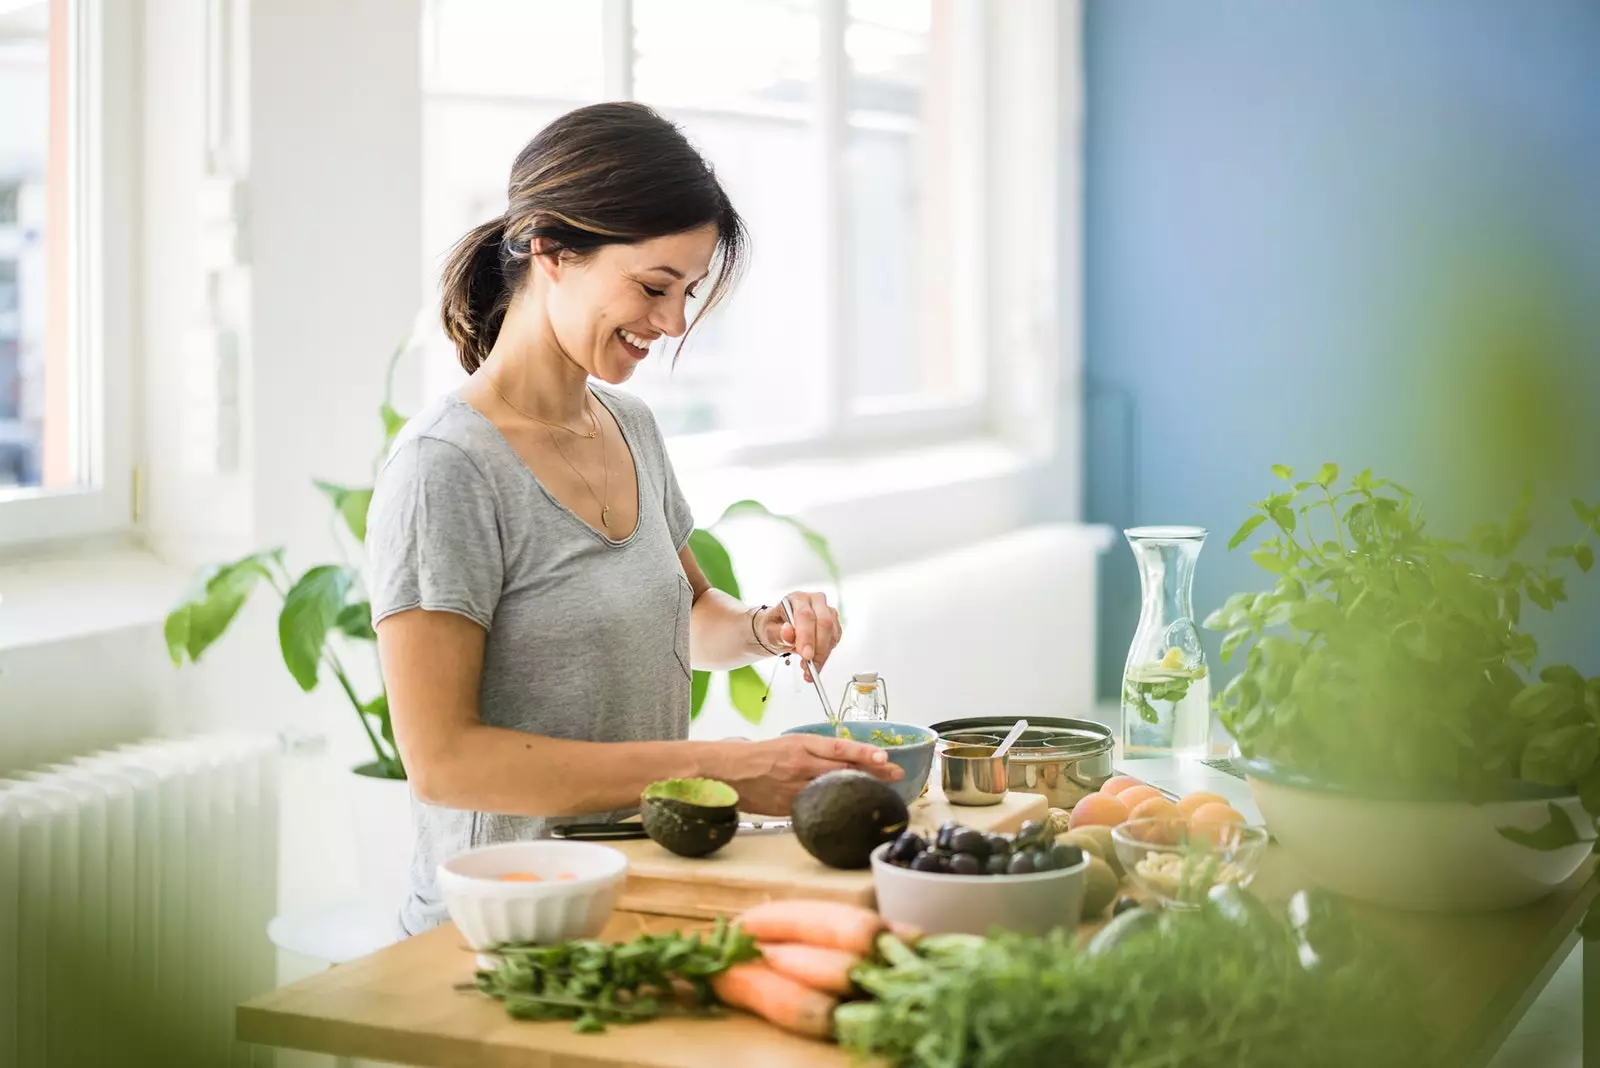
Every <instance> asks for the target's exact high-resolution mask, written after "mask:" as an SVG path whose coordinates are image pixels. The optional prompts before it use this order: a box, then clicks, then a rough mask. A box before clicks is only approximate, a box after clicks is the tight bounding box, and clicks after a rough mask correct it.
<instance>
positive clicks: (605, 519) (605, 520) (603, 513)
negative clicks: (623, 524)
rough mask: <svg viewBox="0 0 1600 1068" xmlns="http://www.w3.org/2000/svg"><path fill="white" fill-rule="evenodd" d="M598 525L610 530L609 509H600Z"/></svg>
mask: <svg viewBox="0 0 1600 1068" xmlns="http://www.w3.org/2000/svg"><path fill="white" fill-rule="evenodd" d="M600 525H601V526H603V527H605V528H606V529H607V530H610V529H611V509H609V508H602V509H600Z"/></svg>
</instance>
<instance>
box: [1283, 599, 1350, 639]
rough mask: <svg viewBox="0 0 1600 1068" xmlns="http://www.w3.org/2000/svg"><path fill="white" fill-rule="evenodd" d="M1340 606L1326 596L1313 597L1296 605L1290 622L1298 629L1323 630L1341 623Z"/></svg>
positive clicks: (1290, 616)
mask: <svg viewBox="0 0 1600 1068" xmlns="http://www.w3.org/2000/svg"><path fill="white" fill-rule="evenodd" d="M1340 618H1341V616H1340V614H1339V607H1338V606H1337V605H1335V604H1334V603H1333V602H1332V601H1330V600H1328V599H1327V598H1326V597H1312V598H1310V599H1309V600H1306V601H1302V602H1300V603H1299V604H1297V605H1295V606H1294V610H1293V611H1292V612H1290V613H1289V624H1290V625H1291V626H1293V627H1294V628H1295V629H1296V630H1303V631H1306V632H1308V633H1309V632H1313V631H1323V630H1328V629H1330V628H1332V627H1335V626H1337V625H1338V624H1339V620H1340Z"/></svg>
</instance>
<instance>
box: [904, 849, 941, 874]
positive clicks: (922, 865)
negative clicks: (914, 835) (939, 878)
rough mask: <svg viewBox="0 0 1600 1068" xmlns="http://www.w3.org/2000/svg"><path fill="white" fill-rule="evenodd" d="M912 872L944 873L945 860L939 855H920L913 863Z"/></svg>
mask: <svg viewBox="0 0 1600 1068" xmlns="http://www.w3.org/2000/svg"><path fill="white" fill-rule="evenodd" d="M911 870H912V871H944V858H943V857H941V856H940V855H939V854H937V853H918V854H917V856H916V858H915V859H914V860H912V862H911Z"/></svg>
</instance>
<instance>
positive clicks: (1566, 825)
mask: <svg viewBox="0 0 1600 1068" xmlns="http://www.w3.org/2000/svg"><path fill="white" fill-rule="evenodd" d="M1273 472H1274V474H1276V475H1277V477H1278V478H1280V479H1281V480H1283V481H1284V482H1286V483H1288V485H1287V486H1286V487H1285V488H1284V489H1283V490H1282V491H1280V492H1277V493H1273V494H1271V495H1270V496H1268V497H1267V498H1266V499H1264V500H1261V501H1258V502H1257V503H1256V504H1255V506H1254V507H1255V514H1253V515H1252V516H1250V518H1249V519H1247V520H1246V521H1245V523H1244V525H1243V526H1241V527H1240V528H1239V530H1238V532H1237V533H1236V534H1235V535H1234V536H1233V539H1232V541H1230V543H1229V548H1230V549H1236V548H1238V547H1240V546H1241V545H1243V544H1244V543H1245V542H1246V541H1248V540H1249V539H1250V537H1251V536H1252V535H1253V534H1255V533H1256V531H1258V530H1260V529H1262V528H1266V529H1267V530H1269V531H1270V532H1271V536H1270V537H1268V538H1267V539H1266V540H1264V541H1263V542H1262V543H1261V544H1259V545H1258V546H1256V547H1255V548H1254V549H1253V550H1252V551H1251V553H1250V556H1251V559H1252V560H1254V561H1255V563H1256V564H1257V565H1258V566H1260V567H1261V569H1262V570H1263V571H1265V572H1267V573H1268V574H1269V575H1271V576H1274V579H1275V584H1274V585H1273V587H1272V588H1271V589H1268V590H1265V591H1262V592H1249V593H1236V594H1234V595H1233V596H1232V597H1229V598H1228V600H1227V601H1226V602H1225V603H1224V604H1223V605H1222V607H1220V608H1219V609H1217V610H1216V611H1215V612H1213V613H1212V614H1211V616H1210V618H1208V619H1207V620H1206V622H1205V625H1206V626H1207V627H1208V628H1210V629H1213V630H1225V631H1226V632H1227V635H1226V637H1224V639H1223V642H1222V659H1223V662H1224V663H1227V662H1229V661H1230V660H1231V659H1232V658H1233V657H1235V656H1237V655H1239V654H1240V653H1241V652H1242V653H1243V654H1244V657H1245V663H1244V668H1243V670H1242V672H1241V673H1240V674H1239V675H1238V676H1236V677H1235V678H1234V679H1233V680H1232V681H1231V682H1229V684H1228V685H1227V687H1226V688H1224V689H1223V691H1222V692H1221V694H1219V695H1218V698H1217V702H1216V704H1217V707H1218V711H1219V712H1220V715H1221V718H1222V723H1223V725H1224V726H1225V727H1226V728H1227V730H1228V732H1229V733H1230V734H1232V735H1233V737H1234V738H1235V739H1237V740H1238V742H1239V748H1240V750H1241V752H1242V753H1243V754H1244V755H1245V756H1247V757H1262V758H1265V759H1268V760H1271V761H1274V762H1277V763H1280V764H1282V765H1284V766H1286V767H1289V768H1292V769H1295V770H1297V771H1301V772H1304V773H1306V774H1309V775H1312V776H1315V777H1317V778H1321V779H1324V780H1329V781H1334V782H1339V783H1342V784H1345V785H1350V786H1355V787H1358V788H1362V789H1364V790H1367V791H1370V792H1372V793H1374V794H1375V795H1380V796H1381V795H1384V794H1389V795H1404V796H1412V797H1438V798H1450V797H1465V798H1467V799H1471V800H1489V799H1493V798H1496V797H1502V796H1506V795H1507V794H1508V791H1509V790H1510V789H1512V788H1513V786H1514V784H1515V783H1517V782H1518V781H1523V782H1529V783H1536V784H1541V785H1544V786H1551V787H1565V788H1575V789H1576V790H1577V791H1578V792H1579V794H1580V795H1581V796H1582V798H1583V802H1584V806H1585V808H1586V809H1587V810H1588V812H1589V813H1590V814H1591V815H1600V764H1597V757H1600V678H1590V679H1585V678H1584V676H1583V675H1582V674H1581V673H1580V672H1578V671H1577V670H1576V669H1574V668H1573V667H1571V666H1570V665H1565V664H1555V665H1550V666H1547V667H1545V668H1544V669H1543V670H1542V671H1540V672H1539V673H1538V674H1537V675H1534V674H1533V669H1534V666H1535V663H1536V661H1537V659H1538V645H1537V643H1536V641H1535V640H1534V638H1533V636H1532V635H1531V634H1529V633H1527V632H1526V631H1525V630H1524V629H1523V628H1522V617H1523V609H1524V606H1525V603H1526V604H1531V605H1533V606H1535V607H1537V608H1539V609H1542V610H1545V611H1549V610H1550V609H1552V608H1553V607H1554V606H1555V605H1556V604H1557V603H1559V602H1561V601H1564V600H1566V599H1567V590H1566V579H1565V577H1564V576H1563V575H1562V574H1560V571H1561V569H1562V568H1563V567H1566V566H1575V567H1576V568H1577V570H1578V571H1581V572H1587V571H1589V570H1590V569H1591V568H1592V567H1593V566H1594V547H1593V545H1592V544H1591V541H1592V540H1593V539H1594V537H1595V536H1596V535H1600V503H1597V504H1592V505H1591V504H1587V503H1585V502H1583V501H1580V500H1574V501H1573V502H1572V510H1573V513H1574V514H1575V516H1576V517H1577V521H1578V530H1577V532H1576V536H1575V538H1574V540H1572V541H1571V542H1568V543H1565V544H1560V545H1555V546H1553V547H1550V548H1547V549H1545V550H1544V551H1542V552H1538V553H1530V552H1527V551H1525V550H1524V548H1523V542H1524V540H1525V539H1526V538H1527V536H1528V534H1529V532H1530V529H1531V526H1532V524H1531V521H1530V519H1529V508H1530V505H1531V499H1530V497H1529V495H1528V494H1526V493H1524V494H1523V496H1522V497H1521V498H1520V499H1519V500H1518V501H1517V503H1516V505H1515V507H1514V508H1513V509H1512V510H1511V513H1510V515H1509V517H1508V518H1507V520H1506V522H1504V523H1503V524H1492V523H1491V524H1485V525H1482V526H1479V527H1476V528H1475V529H1473V530H1472V531H1471V532H1470V533H1469V535H1468V536H1467V537H1466V538H1464V539H1452V538H1445V537H1440V536H1437V535H1435V534H1434V533H1432V532H1431V531H1430V530H1429V529H1428V527H1427V524H1426V521H1425V519H1424V515H1423V507H1422V505H1421V503H1420V502H1419V501H1418V500H1417V498H1416V497H1415V496H1414V495H1413V494H1412V493H1411V492H1410V491H1408V490H1406V489H1405V488H1404V487H1402V486H1399V485H1397V484H1395V483H1394V482H1391V481H1389V480H1387V479H1378V478H1374V477H1373V476H1372V473H1371V472H1370V471H1362V472H1361V473H1360V474H1358V475H1356V476H1355V477H1354V478H1352V479H1351V480H1350V481H1349V484H1348V485H1346V486H1344V487H1340V485H1339V469H1338V467H1337V466H1336V465H1334V464H1324V465H1323V467H1322V469H1321V470H1320V471H1319V472H1318V473H1317V475H1316V477H1315V478H1312V479H1307V480H1296V479H1295V476H1294V472H1293V471H1292V470H1291V469H1289V468H1287V467H1283V466H1276V467H1274V468H1273ZM1549 811H1550V822H1549V823H1548V824H1547V825H1546V826H1545V827H1543V828H1541V829H1540V830H1538V831H1535V832H1531V833H1530V832H1525V831H1518V830H1512V829H1508V830H1506V831H1502V833H1503V834H1506V836H1507V837H1510V838H1512V839H1513V840H1516V841H1521V842H1523V843H1524V844H1527V845H1531V846H1535V847H1537V848H1544V849H1553V848H1559V847H1561V846H1564V845H1570V844H1572V843H1574V842H1577V841H1580V840H1583V839H1586V838H1589V837H1592V833H1590V832H1591V829H1589V828H1585V830H1584V831H1583V832H1580V830H1579V829H1578V828H1577V827H1575V826H1574V825H1573V822H1572V820H1571V819H1569V818H1568V817H1567V816H1566V814H1565V813H1564V811H1563V810H1562V809H1560V808H1558V807H1557V806H1556V805H1554V804H1551V805H1550V806H1549Z"/></svg>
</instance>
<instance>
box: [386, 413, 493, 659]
mask: <svg viewBox="0 0 1600 1068" xmlns="http://www.w3.org/2000/svg"><path fill="white" fill-rule="evenodd" d="M504 560H505V558H504V554H503V552H502V550H501V546H500V527H499V522H498V519H497V512H496V508H495V497H494V490H493V487H492V486H490V484H489V482H488V480H487V479H486V478H485V477H484V475H483V473H482V471H481V470H479V468H478V465H477V464H476V463H474V462H473V460H472V457H470V456H469V455H468V454H467V453H466V452H464V451H462V450H461V449H460V448H459V447H457V446H455V445H452V444H450V443H449V442H446V441H440V440H438V439H437V438H428V437H416V438H412V439H411V440H409V441H405V442H403V443H402V444H400V445H399V446H398V447H397V448H396V450H395V452H394V454H393V455H392V456H391V457H390V458H389V461H388V462H387V463H386V464H384V467H383V470H382V471H381V472H380V473H379V475H378V479H377V482H376V484H375V485H374V487H373V493H372V504H371V506H370V508H369V509H368V512H367V564H368V572H369V578H368V586H369V590H368V593H369V595H370V597H371V600H372V623H373V625H374V626H376V625H377V624H378V623H379V622H380V621H381V620H382V619H384V617H386V616H390V615H393V614H394V613H396V612H403V611H406V610H407V609H411V608H425V609H428V610H430V611H436V612H455V613H457V614H458V615H463V616H466V617H467V618H468V619H471V620H473V621H474V622H476V623H478V624H479V625H480V626H482V627H484V628H485V629H488V627H489V625H490V624H491V623H492V622H493V620H494V612H495V607H496V606H497V605H498V604H499V601H500V590H501V586H502V583H503V581H504V575H505V563H504Z"/></svg>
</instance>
